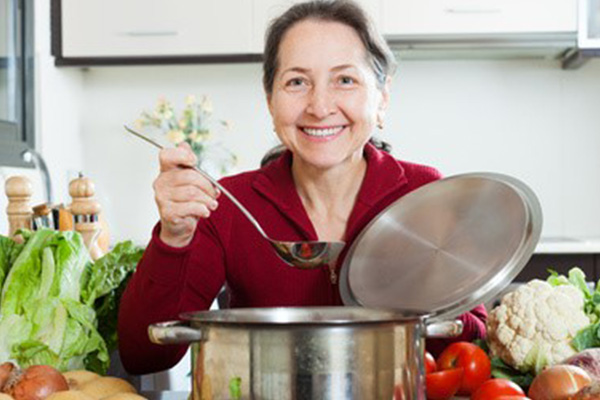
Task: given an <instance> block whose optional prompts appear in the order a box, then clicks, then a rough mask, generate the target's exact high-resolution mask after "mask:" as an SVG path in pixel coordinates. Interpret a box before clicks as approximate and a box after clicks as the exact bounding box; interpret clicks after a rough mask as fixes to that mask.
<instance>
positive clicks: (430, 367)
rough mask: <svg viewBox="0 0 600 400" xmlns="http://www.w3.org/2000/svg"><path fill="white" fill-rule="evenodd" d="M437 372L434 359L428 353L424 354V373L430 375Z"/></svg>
mask: <svg viewBox="0 0 600 400" xmlns="http://www.w3.org/2000/svg"><path fill="white" fill-rule="evenodd" d="M436 370H437V365H436V364H435V358H433V356H432V355H431V353H430V352H428V351H426V352H425V373H427V374H430V373H432V372H435V371H436Z"/></svg>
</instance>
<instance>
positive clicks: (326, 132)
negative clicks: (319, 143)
mask: <svg viewBox="0 0 600 400" xmlns="http://www.w3.org/2000/svg"><path fill="white" fill-rule="evenodd" d="M344 128H345V126H343V125H340V126H330V127H326V128H314V127H311V128H309V127H304V128H301V130H302V132H304V133H306V134H307V135H308V136H310V137H314V138H331V137H333V136H335V135H337V134H338V133H340V132H341V131H342V130H343V129H344Z"/></svg>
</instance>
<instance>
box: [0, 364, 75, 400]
mask: <svg viewBox="0 0 600 400" xmlns="http://www.w3.org/2000/svg"><path fill="white" fill-rule="evenodd" d="M3 390H4V392H5V393H7V394H9V395H11V396H12V397H13V398H14V399H15V400H44V399H45V398H46V397H48V396H50V395H51V394H52V393H54V392H59V391H61V390H69V385H68V384H67V380H66V379H65V377H64V376H63V375H62V374H61V373H60V372H58V370H56V369H55V368H53V367H50V366H48V365H33V366H31V367H29V368H27V369H26V370H25V371H23V372H22V373H21V374H19V375H18V376H16V377H15V378H14V379H11V381H10V382H8V383H7V385H6V386H5V387H4V389H3Z"/></svg>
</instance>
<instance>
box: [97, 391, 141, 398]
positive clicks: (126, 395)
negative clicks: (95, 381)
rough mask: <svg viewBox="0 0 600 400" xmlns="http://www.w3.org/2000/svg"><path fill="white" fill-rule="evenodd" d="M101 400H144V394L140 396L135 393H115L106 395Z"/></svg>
mask: <svg viewBox="0 0 600 400" xmlns="http://www.w3.org/2000/svg"><path fill="white" fill-rule="evenodd" d="M102 400H146V398H145V397H144V396H140V395H139V394H136V393H123V392H121V393H116V394H113V395H111V396H108V397H104V398H103V399H102Z"/></svg>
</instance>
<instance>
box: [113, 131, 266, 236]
mask: <svg viewBox="0 0 600 400" xmlns="http://www.w3.org/2000/svg"><path fill="white" fill-rule="evenodd" d="M123 127H124V128H125V130H126V131H127V132H129V133H131V134H133V135H135V136H137V137H139V138H140V139H142V140H145V141H146V142H148V143H150V144H151V145H154V146H156V147H158V148H159V149H161V150H162V149H164V148H165V147H164V146H163V145H162V144H160V143H158V142H156V141H154V140H152V139H150V138H149V137H148V136H145V135H142V134H141V133H139V132H136V131H134V130H133V129H131V128H130V127H128V126H127V125H123ZM193 168H194V169H195V170H196V171H198V172H200V174H201V175H202V176H203V177H205V178H206V179H208V181H209V182H210V183H212V184H213V185H214V186H215V187H217V188H218V189H219V190H220V191H221V192H223V193H225V196H227V198H229V200H231V201H232V202H233V204H235V205H236V206H237V208H239V209H240V211H241V212H242V214H244V215H245V216H246V218H248V220H249V221H250V222H251V223H252V225H254V227H255V228H256V229H257V230H258V232H260V234H261V235H263V237H264V238H265V239H267V240H269V241H271V239H270V238H269V237H268V236H267V234H266V233H265V231H264V230H263V228H262V226H260V224H259V223H258V221H257V220H256V219H254V217H253V216H252V214H250V212H249V211H248V210H247V209H246V207H244V206H243V205H242V203H240V202H239V201H238V199H236V198H235V196H234V195H232V194H231V193H230V192H229V190H227V189H225V188H224V187H223V186H222V185H221V184H220V183H219V182H218V181H217V180H216V179H215V178H213V177H212V176H210V174H209V173H208V172H206V171H204V170H203V169H202V168H200V167H199V166H198V165H196V166H195V167H193Z"/></svg>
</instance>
